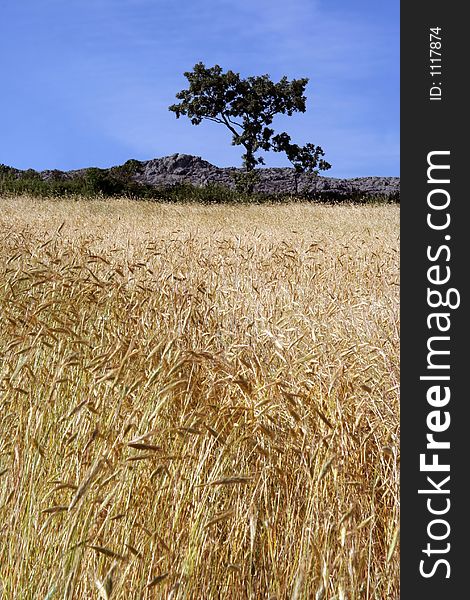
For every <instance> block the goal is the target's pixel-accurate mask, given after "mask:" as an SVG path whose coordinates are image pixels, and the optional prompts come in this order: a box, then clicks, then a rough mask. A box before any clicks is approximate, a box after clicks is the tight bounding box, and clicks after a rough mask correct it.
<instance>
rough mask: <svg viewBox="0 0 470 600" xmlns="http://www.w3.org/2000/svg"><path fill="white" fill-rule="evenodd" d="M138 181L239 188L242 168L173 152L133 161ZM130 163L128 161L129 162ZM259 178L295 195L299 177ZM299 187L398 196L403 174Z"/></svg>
mask: <svg viewBox="0 0 470 600" xmlns="http://www.w3.org/2000/svg"><path fill="white" fill-rule="evenodd" d="M132 163H133V175H132V177H131V179H133V180H134V181H136V182H138V183H141V184H145V185H151V186H155V187H159V188H162V187H163V188H166V187H171V186H174V185H178V184H192V185H195V186H206V185H209V184H217V185H220V186H224V187H228V188H230V189H234V188H235V181H234V175H235V174H236V173H237V172H242V169H237V168H234V167H223V168H221V167H216V166H214V165H212V164H211V163H209V162H207V161H205V160H203V159H202V158H201V157H199V156H191V155H189V154H172V155H171V156H165V157H163V158H154V159H152V160H147V161H132ZM126 165H127V163H126ZM120 169H121V167H111V168H110V169H101V170H102V171H103V172H104V173H106V172H108V173H110V174H111V175H115V176H118V177H119V170H120ZM12 170H13V171H15V176H17V177H21V176H24V175H26V172H25V171H20V170H18V169H12ZM86 171H87V169H77V170H74V171H58V170H54V171H50V170H48V171H42V172H40V174H39V175H40V176H41V177H42V178H43V179H46V180H47V179H72V178H74V177H79V176H83V175H84V174H85V173H86ZM258 174H259V178H258V182H257V183H256V185H255V188H254V191H255V192H259V193H263V194H269V195H272V196H276V195H295V190H296V181H295V172H294V169H292V168H289V167H282V168H265V167H263V168H260V169H258ZM297 189H298V192H299V194H300V195H302V196H306V197H309V198H314V199H315V198H318V199H331V200H341V199H352V200H354V199H358V198H364V197H365V198H367V197H374V196H382V197H385V198H390V199H394V200H398V199H399V197H400V178H399V177H356V178H353V179H338V178H334V177H324V176H320V175H318V176H314V175H309V174H300V175H298V177H297Z"/></svg>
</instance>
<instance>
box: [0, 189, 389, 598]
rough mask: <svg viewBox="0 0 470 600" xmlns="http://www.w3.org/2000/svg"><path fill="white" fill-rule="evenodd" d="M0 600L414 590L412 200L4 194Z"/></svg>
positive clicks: (0, 228) (0, 220)
mask: <svg viewBox="0 0 470 600" xmlns="http://www.w3.org/2000/svg"><path fill="white" fill-rule="evenodd" d="M0 215H1V216H0V236H1V239H2V244H1V249H0V274H1V275H0V311H1V314H2V327H1V330H0V356H1V361H0V364H1V366H0V385H1V387H0V483H1V485H0V529H1V534H2V544H1V546H0V590H1V591H0V595H2V597H4V598H8V599H10V598H11V599H13V598H22V599H27V598H31V599H33V598H34V599H37V598H41V599H45V598H48V599H51V598H74V599H75V598H76V599H83V598H112V599H121V600H128V599H146V600H147V599H150V598H172V599H187V600H197V599H201V600H202V599H209V600H210V599H214V600H216V599H218V598H223V599H228V600H240V599H244V598H246V599H268V598H270V599H271V600H274V599H277V600H284V599H293V600H300V599H304V600H310V599H312V598H315V599H317V600H322V599H329V600H333V599H336V600H340V599H341V600H346V599H348V600H359V599H361V600H363V599H369V600H372V599H381V600H389V599H390V600H398V598H399V536H398V523H399V451H398V439H399V438H398V436H399V391H398V383H399V364H398V360H399V287H398V285H399V260H398V250H399V240H398V231H399V227H398V221H399V211H398V207H397V206H394V205H381V206H352V205H340V206H320V205H315V204H309V203H297V204H281V205H275V206H272V205H263V206H249V205H247V206H235V205H228V206H201V205H172V204H159V203H155V202H152V203H150V202H139V203H137V204H136V203H135V202H132V201H129V200H125V199H115V200H103V199H95V200H93V201H87V200H80V201H75V202H71V201H65V200H57V199H48V200H35V199H33V198H31V197H26V196H22V197H15V198H3V199H0Z"/></svg>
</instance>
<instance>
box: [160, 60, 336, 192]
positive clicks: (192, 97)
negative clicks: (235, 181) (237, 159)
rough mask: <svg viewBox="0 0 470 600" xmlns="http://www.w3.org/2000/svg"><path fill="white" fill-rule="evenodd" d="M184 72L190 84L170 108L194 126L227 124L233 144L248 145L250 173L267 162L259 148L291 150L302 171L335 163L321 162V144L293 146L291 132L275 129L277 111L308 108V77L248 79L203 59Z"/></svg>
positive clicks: (289, 154)
mask: <svg viewBox="0 0 470 600" xmlns="http://www.w3.org/2000/svg"><path fill="white" fill-rule="evenodd" d="M184 75H185V77H186V79H187V80H188V83H189V87H188V89H186V90H181V91H180V92H178V93H177V94H176V98H177V99H178V100H180V102H179V103H178V104H172V105H171V106H170V107H169V110H170V111H172V112H174V113H175V115H176V118H179V117H180V116H181V115H184V116H186V117H188V118H189V119H190V121H191V123H192V124H193V125H199V124H200V123H201V122H202V121H203V120H204V119H207V120H209V121H214V122H215V123H219V124H221V125H225V127H227V129H228V130H229V131H230V132H231V134H232V145H234V146H243V147H244V149H245V152H244V154H243V155H242V159H243V165H244V167H245V170H246V171H247V172H250V171H252V170H253V169H254V168H255V167H256V165H258V164H264V160H263V158H262V157H256V156H255V154H256V153H257V152H258V151H259V150H264V151H266V152H268V151H270V150H273V151H275V152H285V153H286V154H287V157H288V158H289V160H290V161H291V162H293V164H294V167H295V168H296V172H297V170H300V171H302V170H304V169H307V170H311V169H313V168H315V167H317V168H319V169H326V168H329V167H330V165H329V164H328V163H327V162H325V161H323V160H319V157H320V156H323V150H322V149H321V148H320V147H319V146H314V145H313V144H307V145H306V146H304V147H302V148H301V147H300V146H297V145H296V144H292V143H291V141H290V137H289V136H288V135H287V134H286V133H282V134H278V135H277V136H274V130H273V129H271V128H270V127H269V126H270V125H271V123H272V122H273V119H274V117H275V115H277V114H287V115H288V116H292V115H293V114H294V113H295V112H302V113H303V112H305V110H306V100H307V99H306V96H305V87H306V85H307V83H308V79H307V78H302V79H293V80H292V81H289V80H288V79H287V77H285V76H284V77H282V79H281V80H280V81H279V82H277V83H275V82H273V81H272V80H271V78H270V77H269V75H258V76H252V77H247V78H246V79H242V78H241V77H240V74H239V73H234V72H233V71H226V72H224V71H223V70H222V68H221V67H220V66H219V65H215V66H213V67H209V68H208V67H206V66H205V65H204V63H202V62H199V63H197V64H196V65H194V68H193V70H192V71H187V72H186V73H185V74H184ZM250 187H252V186H250ZM248 191H252V189H250V190H248Z"/></svg>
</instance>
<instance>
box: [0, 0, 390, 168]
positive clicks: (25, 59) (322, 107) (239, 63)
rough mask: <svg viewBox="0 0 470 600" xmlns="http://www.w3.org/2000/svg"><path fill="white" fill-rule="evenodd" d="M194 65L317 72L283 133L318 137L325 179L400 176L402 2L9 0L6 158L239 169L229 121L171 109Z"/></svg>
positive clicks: (4, 53)
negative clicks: (191, 163)
mask: <svg viewBox="0 0 470 600" xmlns="http://www.w3.org/2000/svg"><path fill="white" fill-rule="evenodd" d="M199 61H203V62H205V63H206V65H207V66H212V65H214V64H216V63H217V64H220V65H221V66H222V67H223V68H224V69H232V70H234V71H237V72H240V73H241V74H242V75H243V76H248V75H260V74H264V73H269V74H270V75H271V77H272V78H273V79H274V80H278V79H280V78H281V77H282V76H283V75H287V76H288V77H289V78H290V79H292V78H299V77H309V79H310V82H309V84H308V86H307V91H306V93H307V112H306V113H304V114H298V115H295V116H293V117H290V118H287V117H283V118H280V119H278V121H275V123H274V124H275V125H278V127H279V130H285V131H287V132H288V133H289V134H290V135H291V136H292V138H293V140H294V141H295V142H297V143H299V144H304V143H306V142H312V143H314V144H318V145H321V146H322V147H323V149H324V150H325V152H326V156H325V158H326V159H327V160H328V161H329V162H330V163H332V165H333V168H332V169H331V170H330V171H328V172H326V173H325V174H327V175H331V176H336V177H356V176H357V177H359V176H366V175H388V176H392V175H399V1H398V0H389V1H388V2H378V1H377V0H375V1H374V0H350V1H349V2H346V1H345V0H336V1H335V0H329V1H327V0H289V2H287V1H286V0H232V1H229V0H179V1H175V0H3V2H2V3H1V5H0V67H1V73H2V86H1V93H0V115H1V127H0V163H5V164H8V165H12V166H15V167H18V168H35V169H38V170H40V169H46V168H60V169H72V168H79V167H84V166H91V165H93V166H98V167H107V166H111V165H115V164H120V163H123V162H124V161H126V160H127V159H129V158H137V159H139V160H147V159H150V158H154V157H159V156H166V155H168V154H173V153H175V152H182V153H183V152H184V153H188V154H195V155H197V156H202V157H203V158H204V159H206V160H208V161H210V162H212V163H214V164H216V165H219V166H238V165H240V164H241V159H240V156H241V150H240V147H233V146H231V145H230V134H229V132H228V131H227V130H225V129H224V128H223V127H222V126H220V125H217V124H215V123H210V122H207V123H204V124H202V125H200V126H198V127H195V126H193V125H191V124H190V122H189V120H187V119H185V118H184V117H182V118H180V119H179V120H177V119H176V118H175V116H174V114H173V113H170V112H169V111H168V106H169V105H170V104H172V103H173V102H175V93H176V92H178V91H179V90H181V89H182V88H184V87H186V79H185V78H184V76H183V72H184V71H187V70H190V69H191V68H192V67H193V65H194V64H195V63H196V62H199ZM266 163H267V165H269V166H284V165H287V164H288V163H287V162H286V161H285V160H284V159H283V157H282V156H280V155H279V154H268V155H266Z"/></svg>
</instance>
